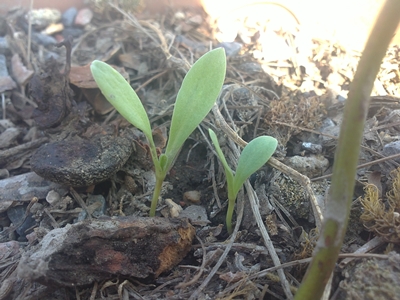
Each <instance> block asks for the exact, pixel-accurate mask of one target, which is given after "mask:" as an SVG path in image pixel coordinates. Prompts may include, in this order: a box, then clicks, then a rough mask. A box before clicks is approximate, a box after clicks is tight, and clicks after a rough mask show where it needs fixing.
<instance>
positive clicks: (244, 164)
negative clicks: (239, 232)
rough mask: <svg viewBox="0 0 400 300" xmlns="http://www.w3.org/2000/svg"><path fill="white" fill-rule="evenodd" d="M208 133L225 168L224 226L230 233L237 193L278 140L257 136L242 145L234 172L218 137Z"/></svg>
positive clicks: (268, 157)
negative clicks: (226, 197) (226, 208)
mask: <svg viewBox="0 0 400 300" xmlns="http://www.w3.org/2000/svg"><path fill="white" fill-rule="evenodd" d="M208 133H209V135H210V137H211V140H212V142H213V144H214V147H215V150H216V151H217V154H218V157H219V159H220V160H221V163H222V165H223V166H224V169H225V176H226V184H227V187H228V211H227V212H226V227H227V229H228V232H229V233H232V215H233V208H234V207H235V202H236V197H237V194H238V192H239V190H240V188H241V187H242V185H243V183H244V182H245V181H246V179H247V178H248V177H249V176H250V175H251V174H253V173H254V172H255V171H257V170H258V169H259V168H261V167H262V166H263V165H264V164H265V163H266V162H267V161H268V160H269V159H270V158H271V156H272V154H274V152H275V150H276V147H277V145H278V141H277V140H276V139H275V138H273V137H271V136H259V137H257V138H255V139H254V140H252V141H251V142H250V143H248V144H247V145H246V147H244V149H243V151H242V153H241V154H240V157H239V162H238V165H237V168H236V174H235V175H233V171H232V169H231V168H230V167H229V166H228V163H227V162H226V159H225V156H224V154H223V153H222V150H221V147H220V146H219V143H218V138H217V136H216V135H215V132H214V131H213V130H212V129H208Z"/></svg>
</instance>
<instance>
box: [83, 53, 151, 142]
mask: <svg viewBox="0 0 400 300" xmlns="http://www.w3.org/2000/svg"><path fill="white" fill-rule="evenodd" d="M90 70H91V71H92V75H93V78H94V80H95V81H96V83H97V85H98V86H99V88H100V90H101V92H102V93H103V95H104V96H105V97H106V99H107V100H108V101H109V102H110V103H111V104H112V106H114V107H115V109H116V110H117V111H118V112H119V113H120V114H121V115H122V116H123V117H124V118H125V119H126V120H127V121H128V122H129V123H131V124H132V125H134V126H135V127H137V128H139V129H140V130H141V131H143V133H144V134H145V135H146V137H147V138H148V139H149V140H150V139H152V134H151V127H150V121H149V118H148V116H147V113H146V111H145V109H144V107H143V104H142V102H141V101H140V99H139V97H138V96H137V95H136V93H135V91H134V90H133V89H132V87H131V86H130V85H129V83H128V82H127V81H126V80H125V78H124V77H123V76H122V75H121V74H119V73H118V72H117V71H116V70H115V69H114V68H112V67H111V66H109V65H108V64H106V63H104V62H101V61H98V60H95V61H93V62H92V64H91V65H90Z"/></svg>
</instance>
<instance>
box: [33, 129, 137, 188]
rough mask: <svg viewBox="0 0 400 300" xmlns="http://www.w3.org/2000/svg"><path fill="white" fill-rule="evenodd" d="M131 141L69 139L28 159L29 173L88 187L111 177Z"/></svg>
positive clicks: (122, 138) (126, 155) (108, 137)
mask: <svg viewBox="0 0 400 300" xmlns="http://www.w3.org/2000/svg"><path fill="white" fill-rule="evenodd" d="M132 142H133V140H132V138H130V137H128V136H116V137H114V136H113V135H110V134H102V133H101V132H100V133H98V134H94V135H93V136H92V137H90V138H84V137H79V136H72V137H70V138H68V139H65V140H61V141H57V142H52V143H48V144H45V145H43V146H42V147H40V148H39V149H38V150H37V151H36V152H35V153H34V154H33V155H32V158H31V167H32V170H33V171H34V172H35V173H36V174H38V175H40V176H42V177H43V178H46V179H48V180H50V181H53V182H56V183H59V184H62V185H67V186H76V187H79V186H89V185H92V184H97V183H99V182H102V181H104V180H107V179H108V178H110V177H111V176H112V175H113V174H115V173H116V172H117V171H118V170H119V169H120V168H121V167H122V166H123V165H124V163H125V162H126V161H127V160H128V158H129V156H130V155H131V153H132V151H133V146H132Z"/></svg>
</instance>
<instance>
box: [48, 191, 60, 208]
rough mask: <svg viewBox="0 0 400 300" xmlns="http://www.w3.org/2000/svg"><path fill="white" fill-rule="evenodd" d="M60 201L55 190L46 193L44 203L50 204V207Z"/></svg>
mask: <svg viewBox="0 0 400 300" xmlns="http://www.w3.org/2000/svg"><path fill="white" fill-rule="evenodd" d="M60 200H61V196H60V194H59V193H57V192H56V191H55V190H51V191H49V192H48V193H47V196H46V201H47V202H48V203H49V204H50V205H54V204H55V203H57V202H58V201H60Z"/></svg>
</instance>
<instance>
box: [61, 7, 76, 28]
mask: <svg viewBox="0 0 400 300" xmlns="http://www.w3.org/2000/svg"><path fill="white" fill-rule="evenodd" d="M77 13H78V10H77V9H76V7H70V8H68V9H67V10H66V11H65V12H64V13H63V14H62V17H61V22H62V23H63V24H64V26H66V27H70V26H72V25H73V24H74V21H75V17H76V14H77Z"/></svg>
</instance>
